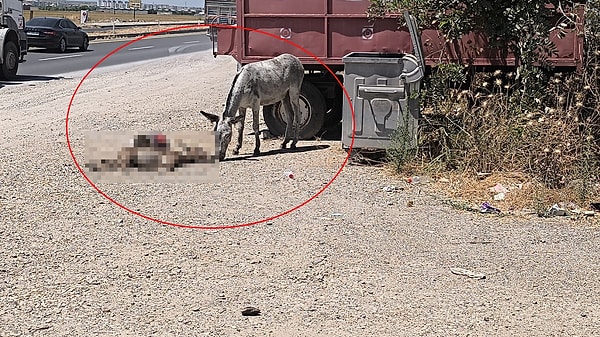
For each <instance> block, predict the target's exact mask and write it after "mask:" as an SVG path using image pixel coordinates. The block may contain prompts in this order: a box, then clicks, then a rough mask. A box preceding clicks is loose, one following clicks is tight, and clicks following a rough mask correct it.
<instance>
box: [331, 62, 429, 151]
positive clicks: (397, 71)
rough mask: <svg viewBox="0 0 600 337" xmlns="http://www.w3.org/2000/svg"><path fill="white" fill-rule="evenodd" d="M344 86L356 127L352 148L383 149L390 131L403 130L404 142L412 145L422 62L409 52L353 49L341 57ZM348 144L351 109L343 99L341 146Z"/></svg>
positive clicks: (350, 139)
mask: <svg viewBox="0 0 600 337" xmlns="http://www.w3.org/2000/svg"><path fill="white" fill-rule="evenodd" d="M342 61H343V62H344V73H345V74H344V87H345V88H346V91H347V92H348V95H349V96H350V99H351V100H352V102H351V104H352V107H353V108H354V120H355V123H356V130H355V134H354V145H353V147H354V148H372V149H385V148H387V147H388V146H389V145H390V142H391V139H392V135H393V133H394V132H395V131H396V130H397V129H399V131H400V132H405V133H404V135H405V136H406V138H405V144H406V145H407V146H411V147H416V145H417V128H418V119H419V101H418V97H417V96H418V95H417V94H418V93H419V90H420V86H421V79H422V78H423V76H424V71H425V69H423V66H422V63H421V62H419V61H420V60H419V59H418V58H417V57H416V56H415V55H411V54H383V53H366V52H353V53H349V54H347V55H346V56H344V57H343V58H342ZM351 143H352V110H351V109H350V103H349V102H348V100H347V99H344V105H343V110H342V146H343V147H344V148H348V147H350V144H351Z"/></svg>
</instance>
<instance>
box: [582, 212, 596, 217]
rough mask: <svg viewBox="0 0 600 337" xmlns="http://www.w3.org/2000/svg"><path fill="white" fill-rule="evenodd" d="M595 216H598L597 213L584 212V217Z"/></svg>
mask: <svg viewBox="0 0 600 337" xmlns="http://www.w3.org/2000/svg"><path fill="white" fill-rule="evenodd" d="M595 214H596V212H594V211H583V215H587V216H594V215H595Z"/></svg>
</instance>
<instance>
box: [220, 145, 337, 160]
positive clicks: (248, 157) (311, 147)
mask: <svg viewBox="0 0 600 337" xmlns="http://www.w3.org/2000/svg"><path fill="white" fill-rule="evenodd" d="M328 148H329V145H308V146H298V147H297V148H296V149H293V150H292V149H275V150H269V151H266V152H261V153H260V155H258V156H255V155H245V156H235V157H227V158H225V159H224V160H221V161H237V160H251V161H257V160H258V159H257V158H260V157H266V156H272V155H276V154H285V153H298V152H308V151H316V150H324V149H328Z"/></svg>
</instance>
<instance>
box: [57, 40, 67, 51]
mask: <svg viewBox="0 0 600 337" xmlns="http://www.w3.org/2000/svg"><path fill="white" fill-rule="evenodd" d="M57 49H58V52H59V53H64V52H66V51H67V40H65V38H64V37H62V38H61V39H60V41H58V48H57Z"/></svg>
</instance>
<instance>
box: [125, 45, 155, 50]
mask: <svg viewBox="0 0 600 337" xmlns="http://www.w3.org/2000/svg"><path fill="white" fill-rule="evenodd" d="M152 48H154V46H144V47H135V48H129V49H127V50H130V51H132V50H142V49H152Z"/></svg>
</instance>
